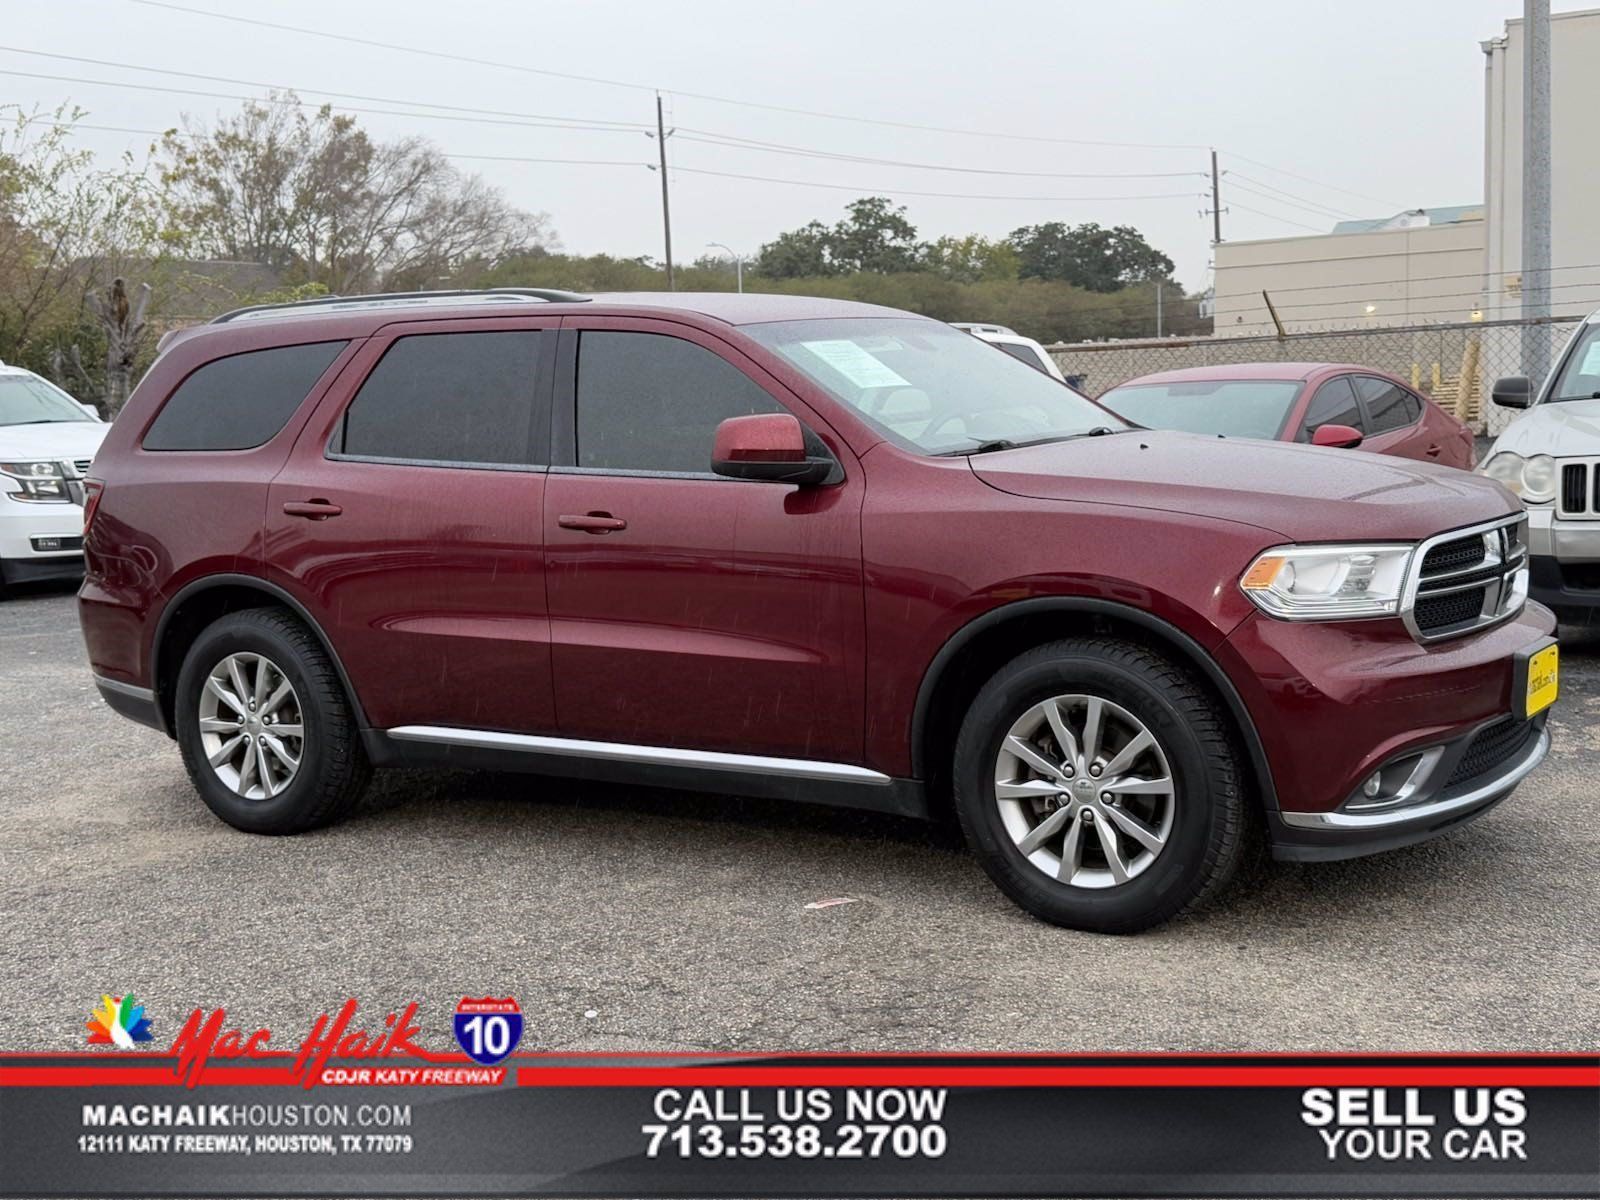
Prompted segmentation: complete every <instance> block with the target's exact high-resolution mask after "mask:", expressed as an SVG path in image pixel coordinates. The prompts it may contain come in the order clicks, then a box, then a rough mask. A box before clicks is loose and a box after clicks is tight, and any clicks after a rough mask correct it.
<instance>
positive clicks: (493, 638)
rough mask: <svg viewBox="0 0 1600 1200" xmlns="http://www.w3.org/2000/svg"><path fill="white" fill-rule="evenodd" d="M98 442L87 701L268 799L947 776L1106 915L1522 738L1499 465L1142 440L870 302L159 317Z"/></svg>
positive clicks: (1420, 785)
mask: <svg viewBox="0 0 1600 1200" xmlns="http://www.w3.org/2000/svg"><path fill="white" fill-rule="evenodd" d="M92 474H93V476H94V478H93V479H92V480H91V481H90V482H89V484H88V490H89V503H88V506H87V521H88V531H87V540H86V547H85V549H86V556H87V565H88V574H87V578H86V580H85V583H84V585H83V590H82V594H81V595H82V605H81V607H82V617H83V629H84V636H85V639H86V640H87V643H88V650H89V658H90V661H91V663H92V664H93V668H94V672H95V676H96V681H97V683H98V685H99V689H100V692H101V694H102V695H103V696H104V698H105V699H106V701H107V702H108V703H109V704H110V705H111V706H112V707H114V708H116V709H117V710H118V711H120V712H122V713H125V714H126V715H128V716H130V717H133V718H134V719H136V720H140V721H143V722H145V723H147V724H150V725H153V726H155V727H157V728H160V729H163V730H165V731H167V732H168V733H169V734H170V735H171V736H173V737H174V738H175V739H176V740H177V742H178V745H179V747H180V749H181V751H182V753H183V758H184V762H185V764H186V765H187V767H188V770H189V773H190V775H191V777H192V779H193V781H194V785H195V787H196V789H197V790H198V791H199V793H200V795H201V797H202V798H203V799H204V800H205V802H206V803H207V804H208V805H209V806H210V807H211V809H212V810H213V811H214V812H215V813H216V814H217V815H218V816H220V817H221V818H222V819H223V820H225V821H227V822H229V823H230V824H232V825H235V826H237V827H238V828H240V829H244V830H249V831H252V832H258V833H289V832H294V831H298V830H304V829H309V828H311V827H313V826H316V825H321V824H324V823H327V822H329V821H333V820H335V819H337V818H338V817H339V816H341V815H342V814H344V813H345V812H346V811H348V810H349V808H350V807H351V805H352V803H353V802H354V801H355V800H356V798H357V797H358V796H359V794H360V793H361V790H362V788H363V786H364V785H365V783H366V781H367V778H368V773H369V769H370V768H371V767H373V766H388V765H401V764H404V765H430V764H445V765H469V766H474V767H512V768H528V769H532V770H536V771H545V772H550V773H554V774H563V775H575V776H580V777H584V778H596V779H613V780H631V781H641V782H645V783H652V784H668V785H674V786H681V787H689V788H701V789H716V790H720V791H731V792H738V793H745V794H759V795H767V796H777V797H783V798H792V799H796V800H816V801H823V802H829V803H837V804H846V805H855V806H859V807H864V808H873V809H879V810H883V811H887V812H892V813H901V814H909V815H924V814H934V813H937V812H938V811H940V810H941V809H943V808H944V807H945V806H947V805H953V807H954V811H955V813H956V815H957V816H958V817H959V818H960V821H961V824H962V826H963V828H964V829H965V831H966V835H967V837H968V839H969V841H970V843H971V845H972V848H973V850H974V851H975V852H976V854H977V857H978V858H979V860H980V861H981V862H982V864H983V865H984V867H985V868H986V869H987V870H988V872H989V874H990V875H991V876H992V877H993V878H994V880H995V882H996V883H998V884H999V886H1000V887H1001V888H1002V889H1003V890H1004V891H1005V893H1006V894H1007V895H1008V896H1010V897H1011V898H1012V899H1013V900H1015V901H1016V902H1017V903H1018V904H1020V905H1021V906H1023V907H1024V908H1025V909H1027V910H1028V911H1030V912H1032V913H1035V914H1037V915H1038V916H1041V917H1043V918H1045V919H1047V920H1050V921H1056V922H1059V923H1062V924H1066V925H1072V926H1077V927H1080V928H1087V929H1098V930H1106V931H1128V930H1135V929H1140V928H1144V927H1146V926H1149V925H1151V924H1154V923H1155V922H1158V921H1161V920H1163V919H1165V918H1167V917H1170V916H1172V915H1173V914H1175V913H1177V912H1179V911H1181V910H1183V909H1185V908H1187V907H1189V906H1191V905H1193V904H1195V903H1196V902H1198V901H1200V900H1201V899H1202V898H1204V897H1205V896H1207V895H1208V894H1210V893H1212V892H1213V891H1215V890H1216V889H1218V888H1219V887H1220V886H1221V885H1222V884H1223V883H1224V882H1225V881H1226V880H1227V879H1228V878H1229V876H1230V874H1232V872H1233V871H1234V869H1235V866H1236V865H1237V863H1238V862H1239V860H1240V858H1241V855H1242V853H1243V848H1244V846H1245V845H1246V843H1247V842H1248V841H1249V840H1250V839H1251V838H1252V837H1253V836H1255V835H1256V834H1258V833H1264V834H1265V836H1266V838H1267V839H1268V840H1269V842H1270V844H1271V846H1272V847H1273V849H1274V851H1275V852H1276V853H1277V854H1278V855H1279V856H1280V857H1284V858H1294V859H1318V858H1342V857H1346V856H1350V855H1356V854H1363V853H1367V852H1370V851H1373V850H1380V849H1384V848H1387V847H1392V846H1400V845H1403V844H1405V843H1408V842H1414V841H1417V840H1419V839H1422V838H1426V837H1429V836H1431V835H1433V834H1436V833H1439V832H1441V831H1442V830H1445V829H1447V828H1449V827H1451V826H1453V825H1456V824H1459V823H1460V822H1462V821H1465V820H1467V819H1468V818H1470V817H1473V816H1476V815H1478V814H1479V813H1481V812H1483V811H1484V810H1485V809H1487V808H1489V807H1490V806H1491V805H1493V804H1494V803H1495V802H1497V801H1499V800H1500V799H1502V798H1503V797H1505V796H1506V795H1507V794H1508V793H1509V792H1510V791H1511V790H1512V789H1513V788H1514V787H1515V786H1516V784H1517V782H1518V781H1519V780H1521V779H1522V777H1523V776H1525V775H1526V774H1527V773H1528V772H1529V771H1531V770H1532V769H1533V768H1534V767H1535V766H1536V765H1537V764H1538V763H1539V761H1540V760H1541V759H1542V758H1543V757H1544V755H1545V753H1546V751H1547V750H1548V748H1549V735H1548V733H1547V732H1546V729H1545V716H1546V714H1545V711H1544V710H1545V709H1546V708H1547V706H1548V705H1549V704H1550V703H1551V701H1552V700H1553V699H1554V697H1555V692H1556V670H1557V666H1556V654H1557V651H1556V648H1555V643H1554V641H1553V639H1552V637H1551V636H1550V635H1551V632H1552V630H1553V628H1554V622H1553V620H1552V618H1551V616H1550V613H1549V612H1548V611H1547V610H1545V609H1543V608H1541V607H1539V606H1538V605H1537V604H1532V603H1528V602H1527V600H1526V583H1527V571H1526V567H1525V560H1526V550H1525V536H1524V517H1523V513H1522V510H1521V509H1520V508H1519V506H1518V504H1517V502H1516V501H1515V499H1514V498H1513V497H1512V496H1511V495H1510V494H1509V493H1508V492H1506V491H1504V490H1502V488H1501V487H1500V486H1499V485H1498V484H1496V483H1494V482H1492V481H1490V480H1488V479H1485V478H1482V477H1475V476H1471V475H1467V474H1464V473H1462V472H1459V471H1452V470H1447V469H1443V468H1436V467H1433V466H1430V465H1427V464H1421V463H1414V462H1409V461H1405V460H1401V459H1394V458H1383V457H1379V456H1376V455H1363V454H1349V453H1345V452H1341V451H1338V450H1329V449H1322V448H1318V447H1313V446H1300V445H1282V444H1264V443H1255V442H1243V441H1235V440H1228V441H1219V440H1218V439H1216V438H1207V437H1201V436H1197V435H1193V434H1183V433H1165V432H1162V433H1158V432H1154V431H1150V430H1145V429H1141V428H1138V427H1136V426H1130V425H1129V424H1127V423H1126V422H1124V421H1123V420H1122V419H1120V418H1118V417H1116V416H1114V415H1112V414H1111V413H1110V412H1109V411H1107V410H1106V409H1103V408H1100V407H1098V406H1097V405H1095V404H1094V403H1092V402H1091V401H1088V400H1086V399H1084V398H1083V397H1082V396H1080V395H1078V394H1077V393H1076V392H1074V391H1072V390H1071V389H1070V388H1067V387H1065V386H1063V385H1062V384H1060V383H1058V382H1056V381H1055V380H1053V379H1051V378H1050V377H1048V376H1046V375H1044V374H1042V373H1040V372H1038V371H1035V370H1033V369H1031V368H1030V367H1028V366H1025V365H1024V364H1022V363H1020V362H1017V361H1016V360H1014V359H1011V358H1008V357H1007V356H1006V355H1003V354H996V353H994V351H993V349H992V348H991V347H989V346H985V345H983V344H982V343H981V342H978V341H976V340H974V339H973V338H971V337H969V336H968V335H967V334H965V333H962V332H961V331H959V330H956V329H952V328H951V327H949V326H947V325H943V324H940V323H938V322H936V321H931V320H926V319H923V318H920V317H915V316H912V315H910V314H907V313H902V312H896V311H893V310H890V309H884V308H877V307H873V306H868V305H861V304H851V303H843V302H837V301H829V300H810V299H803V298H799V297H789V296H726V295H722V296H719V295H704V294H696V295H655V294H651V295H613V296H590V297H584V296H577V295H570V294H565V293H559V292H539V293H534V292H521V293H516V294H506V293H496V294H476V295H466V296H462V295H450V294H434V295H424V296H408V297H399V296H395V297H368V298H358V299H354V300H337V301H324V302H316V303H311V304H309V305H295V306H284V307H277V308H268V309H255V310H243V311H241V312H238V313H233V314H229V315H227V316H224V317H221V318H218V320H217V321H215V322H213V323H212V324H211V325H209V326H204V327H201V328H198V329H191V330H186V331H184V332H183V333H181V334H178V335H175V336H173V337H171V338H170V340H169V343H168V344H167V345H166V346H165V347H164V348H163V353H162V354H161V356H160V358H159V359H158V360H157V362H156V364H155V366H154V367H152V368H151V370H150V372H149V374H148V375H147V376H146V378H145V379H144V381H143V382H142V383H141V384H140V385H139V388H138V390H137V391H136V392H135V393H134V396H133V398H132V399H131V400H130V401H129V403H128V405H127V408H126V409H125V410H124V411H123V413H122V415H121V416H120V417H119V418H118V420H117V423H116V426H115V428H114V429H113V430H112V431H111V434H110V436H109V437H108V438H107V439H106V442H105V446H104V449H103V450H102V451H101V452H100V454H99V456H98V457H97V458H96V459H95V462H94V467H93V472H92Z"/></svg>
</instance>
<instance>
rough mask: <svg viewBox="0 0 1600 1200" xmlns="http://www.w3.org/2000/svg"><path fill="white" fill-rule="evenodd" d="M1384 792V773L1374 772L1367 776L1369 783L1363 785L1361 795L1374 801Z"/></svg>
mask: <svg viewBox="0 0 1600 1200" xmlns="http://www.w3.org/2000/svg"><path fill="white" fill-rule="evenodd" d="M1382 790H1383V772H1382V771H1374V772H1373V773H1372V774H1371V775H1369V776H1367V781H1366V782H1365V783H1363V784H1362V785H1361V794H1362V795H1363V796H1365V797H1366V798H1367V799H1368V800H1371V799H1374V798H1375V797H1376V796H1377V794H1378V793H1379V792H1380V791H1382Z"/></svg>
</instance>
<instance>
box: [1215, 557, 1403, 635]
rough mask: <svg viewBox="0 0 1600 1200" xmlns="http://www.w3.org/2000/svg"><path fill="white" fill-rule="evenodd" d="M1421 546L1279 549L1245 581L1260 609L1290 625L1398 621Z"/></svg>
mask: <svg viewBox="0 0 1600 1200" xmlns="http://www.w3.org/2000/svg"><path fill="white" fill-rule="evenodd" d="M1414 549H1415V547H1413V546H1407V545H1402V546H1396V545H1393V544H1390V545H1378V546H1277V547H1274V548H1273V549H1271V550H1268V551H1266V552H1265V553H1263V554H1262V555H1261V556H1260V557H1258V558H1257V559H1256V560H1255V562H1253V563H1251V564H1250V569H1249V570H1248V571H1246V572H1245V573H1244V576H1243V577H1242V578H1241V579H1240V580H1239V587H1240V588H1241V589H1242V590H1243V591H1244V594H1245V595H1246V596H1249V597H1250V599H1251V600H1253V601H1254V602H1255V604H1256V606H1257V607H1258V608H1260V609H1261V610H1262V611H1263V612H1266V613H1269V614H1271V615H1272V616H1274V617H1280V618H1282V619H1283V620H1286V621H1342V620H1351V619H1354V618H1357V617H1392V616H1394V615H1396V614H1397V613H1398V612H1399V611H1400V592H1401V590H1402V588H1403V587H1404V586H1405V579H1406V569H1407V568H1408V567H1409V566H1410V565H1411V555H1412V553H1413V551H1414Z"/></svg>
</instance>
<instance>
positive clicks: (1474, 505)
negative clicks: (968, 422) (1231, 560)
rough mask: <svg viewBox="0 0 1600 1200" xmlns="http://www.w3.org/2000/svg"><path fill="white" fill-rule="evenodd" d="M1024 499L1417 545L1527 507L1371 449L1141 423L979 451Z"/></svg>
mask: <svg viewBox="0 0 1600 1200" xmlns="http://www.w3.org/2000/svg"><path fill="white" fill-rule="evenodd" d="M970 462H971V463H972V469H973V471H974V472H975V473H976V474H977V476H978V478H979V479H981V480H983V482H985V483H987V484H988V485H989V486H990V487H993V488H998V489H999V490H1000V491H1003V492H1010V493H1011V494H1012V495H1016V496H1033V497H1038V498H1039V499H1043V500H1077V501H1083V502H1086V503H1095V504H1120V505H1126V506H1128V507H1132V508H1150V509H1162V510H1165V511H1168V512H1181V513H1191V514H1195V515H1198V516H1206V517H1214V518H1217V519H1219V520H1224V521H1236V522H1239V523H1241V524H1246V525H1256V526H1259V527H1261V528H1263V529H1266V530H1269V531H1271V532H1274V533H1277V534H1279V535H1281V536H1282V537H1283V538H1284V539H1285V540H1289V541H1302V542H1312V541H1321V542H1331V541H1410V540H1414V539H1417V538H1423V537H1427V536H1429V535H1431V534H1435V533H1439V532H1441V531H1443V530H1446V529H1456V528H1459V527H1461V526H1463V525H1471V524H1474V523H1476V522H1479V521H1489V520H1493V519H1494V518H1495V517H1502V516H1506V515H1507V514H1509V513H1513V512H1516V511H1517V510H1518V508H1519V505H1518V503H1517V501H1516V499H1515V498H1514V497H1513V496H1512V495H1511V493H1510V492H1508V491H1506V490H1505V489H1503V488H1502V487H1501V486H1500V485H1499V484H1498V483H1495V482H1494V481H1493V480H1491V479H1487V478H1485V477H1484V476H1482V475H1472V474H1469V473H1468V472H1466V471H1457V470H1455V469H1454V468H1451V467H1440V466H1435V465H1433V464H1431V463H1419V462H1412V461H1411V460H1410V459H1405V458H1392V457H1389V456H1388V455H1383V454H1369V453H1365V452H1363V451H1360V450H1335V449H1330V448H1325V447H1320V446H1302V445H1297V444H1295V443H1292V442H1261V441H1252V440H1247V439H1232V438H1217V437H1206V436H1203V435H1200V434H1191V433H1167V432H1160V431H1157V430H1153V429H1148V430H1134V431H1132V432H1130V433H1120V434H1115V435H1113V436H1109V437H1092V438H1091V437H1084V438H1075V439H1073V440H1072V441H1070V442H1056V443H1054V444H1050V445H1043V446H1024V447H1021V448H1019V449H1016V450H1002V451H997V452H994V453H990V454H981V455H974V456H973V457H972V458H971V459H970Z"/></svg>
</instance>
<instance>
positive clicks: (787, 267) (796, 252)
mask: <svg viewBox="0 0 1600 1200" xmlns="http://www.w3.org/2000/svg"><path fill="white" fill-rule="evenodd" d="M751 270H752V271H753V272H755V273H757V274H761V275H765V276H767V277H769V278H771V279H800V278H805V277H808V276H809V277H813V278H815V277H819V276H823V275H834V274H837V273H838V272H837V270H836V268H835V267H834V263H833V231H832V230H830V229H829V228H828V227H827V226H826V225H824V224H823V223H822V222H821V221H812V222H810V223H809V224H807V225H802V226H801V227H800V228H799V229H794V230H790V231H789V232H788V233H780V234H779V235H778V236H777V237H776V238H774V239H773V240H772V241H770V242H768V243H767V244H766V245H764V246H762V247H761V249H760V250H759V251H758V252H757V254H756V259H755V261H754V262H753V263H752V264H751Z"/></svg>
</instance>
